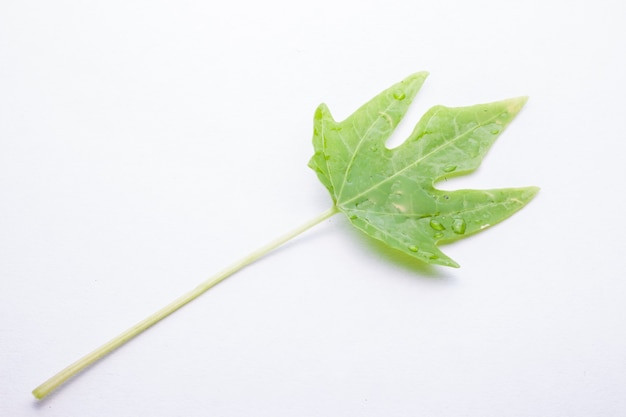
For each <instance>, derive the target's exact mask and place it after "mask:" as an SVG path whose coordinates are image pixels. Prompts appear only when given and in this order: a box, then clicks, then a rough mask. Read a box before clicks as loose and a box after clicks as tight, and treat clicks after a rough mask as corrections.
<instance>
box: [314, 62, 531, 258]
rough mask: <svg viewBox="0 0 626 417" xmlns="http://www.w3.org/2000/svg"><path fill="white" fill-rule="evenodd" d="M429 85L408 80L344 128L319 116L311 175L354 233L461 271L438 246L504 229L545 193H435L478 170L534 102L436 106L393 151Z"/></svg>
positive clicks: (323, 113)
mask: <svg viewBox="0 0 626 417" xmlns="http://www.w3.org/2000/svg"><path fill="white" fill-rule="evenodd" d="M425 77H426V74H425V73H417V74H414V75H412V76H409V77H408V78H407V79H405V80H404V81H402V82H400V83H398V84H395V85H394V86H392V87H391V88H389V89H387V90H385V91H383V92H382V93H380V94H378V95H377V96H375V97H374V98H373V99H371V100H370V101H369V102H368V103H366V104H365V105H363V106H361V107H360V108H359V109H358V110H357V111H356V112H354V113H353V114H352V115H351V116H349V117H348V118H347V119H345V120H344V121H342V122H339V123H338V122H336V121H335V120H334V119H333V118H332V115H331V114H330V111H329V110H328V108H327V107H326V106H325V105H322V106H320V107H319V108H318V112H316V117H315V127H314V139H313V142H314V148H315V154H314V156H313V158H311V161H310V163H309V165H310V166H311V167H312V168H313V169H315V170H316V171H317V174H318V177H320V180H321V181H322V183H323V184H324V185H325V186H326V188H327V189H328V190H329V192H330V194H331V197H332V198H333V202H334V203H335V205H336V207H337V208H338V209H339V210H340V211H342V212H343V213H345V214H346V215H347V216H348V218H349V219H350V222H351V223H352V224H353V225H354V226H355V227H356V228H358V229H360V230H361V231H363V232H365V233H366V234H368V235H370V236H372V237H374V238H375V239H378V240H381V241H383V242H384V243H386V244H388V245H389V246H391V247H393V248H395V249H398V250H401V251H403V252H405V253H407V254H408V255H410V256H413V257H415V258H418V259H420V260H422V261H424V262H427V263H431V264H440V265H445V266H452V267H458V264H457V263H456V262H455V261H454V260H452V259H450V258H449V257H448V256H446V255H445V254H444V253H443V252H441V250H440V249H439V248H438V247H437V245H438V244H439V243H443V242H452V241H455V240H458V239H460V238H462V237H465V236H468V235H471V234H474V233H477V232H479V231H481V230H483V229H485V228H487V227H489V226H491V225H494V224H496V223H499V222H501V221H502V220H504V219H506V218H508V217H509V216H511V215H512V214H513V213H515V212H516V211H518V210H520V209H521V208H522V207H524V206H525V205H526V204H527V203H528V202H529V201H530V200H532V198H533V197H534V196H535V195H536V193H537V191H538V189H537V188H536V187H523V188H503V189H495V190H457V191H442V190H438V189H437V188H435V186H434V184H435V183H436V182H437V181H439V180H441V179H442V178H444V177H446V176H450V175H462V174H467V173H470V172H472V171H474V170H475V169H476V168H478V166H479V165H480V163H481V162H482V160H483V158H484V156H485V155H486V154H487V152H488V151H489V149H490V148H491V146H492V145H493V143H494V142H495V140H496V139H497V138H498V137H499V135H500V134H501V133H502V131H503V130H504V128H505V127H506V126H507V125H508V124H509V123H510V122H511V121H512V120H513V119H514V118H515V116H516V115H517V114H518V113H519V111H520V110H521V108H522V107H523V106H524V104H525V103H526V100H527V98H526V97H518V98H513V99H508V100H502V101H497V102H492V103H486V104H480V105H475V106H466V107H456V108H453V107H445V106H435V107H433V108H432V109H430V110H429V111H428V112H427V113H426V114H425V115H424V116H423V117H422V118H421V119H420V121H419V122H418V123H417V125H416V127H415V129H414V130H413V132H412V133H411V135H410V136H409V137H408V138H407V139H406V141H405V142H403V143H402V144H401V145H400V146H398V147H397V148H394V149H388V148H387V147H386V146H385V142H386V140H387V139H388V138H389V136H390V135H391V133H392V132H393V130H394V129H395V127H396V126H397V124H398V122H399V121H400V120H401V119H402V117H403V116H404V114H405V113H406V111H407V109H408V107H409V105H410V104H411V101H412V99H413V97H414V96H415V94H416V93H417V91H418V90H419V88H420V87H421V85H422V83H423V81H424V79H425Z"/></svg>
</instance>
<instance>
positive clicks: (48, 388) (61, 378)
mask: <svg viewBox="0 0 626 417" xmlns="http://www.w3.org/2000/svg"><path fill="white" fill-rule="evenodd" d="M338 212H339V210H338V209H337V207H336V206H333V207H332V208H331V209H329V210H327V211H325V212H323V213H321V214H320V215H318V216H316V217H314V218H312V219H311V220H309V221H308V222H306V223H304V224H302V225H301V226H299V227H297V228H295V229H293V230H292V231H290V232H288V233H286V234H284V235H283V236H281V237H279V238H278V239H276V240H273V241H272V242H269V243H268V244H266V245H265V246H262V247H260V248H259V249H257V250H255V251H253V252H252V253H250V254H249V255H247V256H246V257H244V258H242V259H240V260H239V261H237V262H235V263H234V264H232V265H231V266H229V267H227V268H226V269H224V270H222V271H220V272H218V273H217V274H215V275H213V276H212V277H210V278H208V279H207V280H206V281H204V282H202V283H201V284H200V285H198V286H197V287H196V288H194V289H193V290H191V291H189V292H188V293H186V294H184V295H182V296H181V297H179V298H178V299H176V300H174V301H173V302H171V303H170V304H168V305H166V306H165V307H163V308H162V309H160V310H159V311H157V312H155V313H154V314H152V315H150V316H148V317H146V318H145V319H144V320H142V321H140V322H139V323H137V324H135V325H134V326H133V327H131V328H130V329H128V330H126V331H125V332H123V333H121V334H120V335H118V336H117V337H115V338H113V339H112V340H110V341H109V342H107V343H105V344H104V345H102V346H100V347H99V348H97V349H95V350H94V351H92V352H91V353H89V354H87V355H85V356H83V357H82V358H80V359H79V360H77V361H76V362H74V363H72V364H71V365H69V366H68V367H67V368H65V369H63V370H62V371H60V372H59V373H57V374H56V375H54V376H53V377H51V378H50V379H48V380H47V381H46V382H44V383H43V384H41V385H39V386H38V387H37V388H35V389H34V390H33V395H34V396H35V397H36V398H37V399H42V398H44V397H46V396H47V395H48V394H50V393H51V392H52V391H54V390H55V389H57V388H58V387H59V386H60V385H61V384H63V383H64V382H65V381H67V380H68V379H70V378H71V377H72V376H74V375H76V374H77V373H79V372H80V371H82V370H83V369H85V368H86V367H88V366H90V365H91V364H93V363H94V362H96V361H98V360H99V359H101V358H103V357H104V356H106V355H107V354H109V353H110V352H112V351H113V350H115V349H117V348H118V347H120V346H122V345H123V344H124V343H126V342H128V341H129V340H131V339H132V338H134V337H135V336H137V335H139V334H140V333H142V332H143V331H145V330H147V329H148V328H150V327H151V326H153V325H155V324H156V323H158V322H159V321H161V320H163V319H164V318H165V317H167V316H169V315H170V314H172V313H173V312H175V311H176V310H178V309H179V308H181V307H183V306H184V305H185V304H187V303H189V302H190V301H192V300H194V299H196V298H197V297H199V296H200V295H202V294H204V293H205V292H206V291H208V290H209V289H210V288H212V287H214V286H215V285H217V284H218V283H220V282H222V281H223V280H225V279H226V278H228V277H229V276H231V275H233V274H234V273H235V272H237V271H239V270H241V269H243V268H244V267H246V266H248V265H250V264H251V263H253V262H255V261H256V260H258V259H260V258H262V257H263V256H265V255H267V254H268V253H269V252H271V251H273V250H274V249H276V248H278V247H279V246H281V245H283V244H284V243H286V242H288V241H289V240H291V239H293V238H294V237H296V236H298V235H299V234H301V233H303V232H305V231H307V230H308V229H310V228H311V227H313V226H315V225H317V224H319V223H321V222H323V221H324V220H326V219H328V218H329V217H331V216H333V215H334V214H336V213H338Z"/></svg>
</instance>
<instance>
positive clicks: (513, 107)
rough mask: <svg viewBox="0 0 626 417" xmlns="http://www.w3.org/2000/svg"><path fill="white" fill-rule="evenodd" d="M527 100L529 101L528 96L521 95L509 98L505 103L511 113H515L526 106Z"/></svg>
mask: <svg viewBox="0 0 626 417" xmlns="http://www.w3.org/2000/svg"><path fill="white" fill-rule="evenodd" d="M527 101H528V96H520V97H514V98H510V99H508V100H504V104H505V107H506V110H507V111H508V112H509V113H510V114H513V115H515V114H517V113H519V112H520V110H522V107H524V105H525V104H526V102H527Z"/></svg>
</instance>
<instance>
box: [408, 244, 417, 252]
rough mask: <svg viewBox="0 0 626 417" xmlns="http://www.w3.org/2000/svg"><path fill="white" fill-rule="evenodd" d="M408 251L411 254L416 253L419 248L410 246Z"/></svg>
mask: <svg viewBox="0 0 626 417" xmlns="http://www.w3.org/2000/svg"><path fill="white" fill-rule="evenodd" d="M409 250H410V251H411V252H417V251H418V250H419V248H418V247H417V246H415V245H411V246H409Z"/></svg>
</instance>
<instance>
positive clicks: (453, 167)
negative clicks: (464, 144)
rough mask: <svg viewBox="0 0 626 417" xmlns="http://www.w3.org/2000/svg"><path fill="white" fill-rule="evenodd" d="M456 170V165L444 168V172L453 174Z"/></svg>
mask: <svg viewBox="0 0 626 417" xmlns="http://www.w3.org/2000/svg"><path fill="white" fill-rule="evenodd" d="M455 169H456V165H448V166H447V167H444V169H443V172H453V171H454V170H455Z"/></svg>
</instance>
